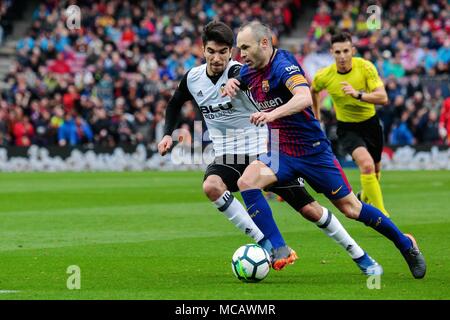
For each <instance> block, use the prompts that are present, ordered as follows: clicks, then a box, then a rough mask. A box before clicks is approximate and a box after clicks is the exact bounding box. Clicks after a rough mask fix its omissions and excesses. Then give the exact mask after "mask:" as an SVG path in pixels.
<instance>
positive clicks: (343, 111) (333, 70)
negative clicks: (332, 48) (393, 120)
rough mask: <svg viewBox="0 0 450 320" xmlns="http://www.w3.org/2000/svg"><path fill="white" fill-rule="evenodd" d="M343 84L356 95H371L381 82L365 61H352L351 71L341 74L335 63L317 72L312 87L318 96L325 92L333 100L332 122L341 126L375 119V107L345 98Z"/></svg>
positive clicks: (349, 97)
mask: <svg viewBox="0 0 450 320" xmlns="http://www.w3.org/2000/svg"><path fill="white" fill-rule="evenodd" d="M343 81H346V82H348V83H349V84H351V85H352V87H353V88H354V89H355V90H356V91H364V92H372V91H373V90H374V89H375V88H378V87H381V86H382V85H383V81H381V79H380V76H379V75H378V72H377V69H376V68H375V66H374V65H373V64H372V63H371V62H370V61H368V60H365V59H362V58H352V69H351V70H350V71H349V72H347V73H345V74H341V73H339V72H338V71H337V67H336V63H333V64H332V65H330V66H328V67H326V68H323V69H320V70H319V71H318V72H317V74H316V75H315V77H314V80H313V82H312V87H313V89H314V91H316V92H319V91H321V90H324V89H326V90H327V91H328V94H329V95H330V96H331V99H332V100H333V104H334V109H335V111H336V118H337V120H338V121H342V122H361V121H364V120H367V119H369V118H371V117H373V116H374V115H375V105H374V104H373V103H368V102H363V101H360V100H358V99H355V98H353V97H352V96H350V95H346V94H345V93H344V91H343V90H342V87H343V85H342V84H341V82H343Z"/></svg>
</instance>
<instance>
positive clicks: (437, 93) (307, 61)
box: [299, 0, 450, 145]
mask: <svg viewBox="0 0 450 320" xmlns="http://www.w3.org/2000/svg"><path fill="white" fill-rule="evenodd" d="M378 3H379V4H381V6H380V7H378V8H375V7H371V8H370V7H369V6H370V5H371V3H370V2H367V1H330V0H322V1H320V3H319V5H318V9H317V12H316V14H315V16H314V19H313V23H312V24H311V28H310V30H309V33H308V41H306V42H305V43H304V44H303V45H302V47H301V49H300V53H299V57H300V59H301V60H302V65H303V66H304V67H305V69H306V70H307V72H308V73H309V75H310V76H313V75H314V74H315V72H316V71H317V70H318V69H319V68H321V67H324V66H326V65H328V64H331V63H333V62H334V61H333V58H332V56H331V55H330V54H329V49H330V44H329V40H330V37H331V34H332V33H334V32H335V30H347V31H350V32H351V33H352V34H353V35H354V44H355V46H356V48H357V51H358V55H359V56H361V57H363V58H365V59H367V60H370V61H372V62H373V63H374V65H375V66H376V67H377V70H378V72H379V73H380V75H381V77H382V78H383V79H384V82H385V87H386V91H387V93H388V97H389V103H388V105H386V106H382V107H380V108H379V109H378V115H379V117H380V119H381V121H382V123H383V127H384V135H385V140H386V142H387V143H389V144H391V145H413V144H433V145H440V144H443V143H447V144H450V98H449V96H450V92H449V63H450V39H449V37H448V35H449V34H450V17H449V15H448V13H449V12H450V11H449V9H450V5H449V3H448V2H447V1H446V0H438V1H412V0H405V1H378ZM381 8H382V9H381ZM374 14H375V15H374ZM377 14H379V18H380V19H379V24H378V25H377V23H378V22H377V21H375V20H370V19H372V18H376V15H377ZM371 15H374V16H372V17H370V16H371ZM368 19H369V23H367V21H368ZM371 25H373V26H374V28H370V26H371ZM322 111H323V114H324V119H325V122H326V123H325V126H326V130H327V133H328V136H329V137H330V138H331V139H335V138H336V134H335V129H336V125H335V124H336V121H335V117H334V110H333V108H332V103H331V100H330V98H329V97H327V95H326V94H324V95H323V109H322Z"/></svg>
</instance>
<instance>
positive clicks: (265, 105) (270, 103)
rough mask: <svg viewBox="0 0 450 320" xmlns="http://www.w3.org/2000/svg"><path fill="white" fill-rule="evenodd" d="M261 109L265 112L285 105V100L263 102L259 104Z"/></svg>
mask: <svg viewBox="0 0 450 320" xmlns="http://www.w3.org/2000/svg"><path fill="white" fill-rule="evenodd" d="M257 104H258V107H259V109H262V110H265V109H270V108H275V107H278V106H281V105H282V104H283V100H282V99H281V98H280V97H278V98H276V99H272V100H264V101H262V102H257Z"/></svg>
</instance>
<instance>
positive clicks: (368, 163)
mask: <svg viewBox="0 0 450 320" xmlns="http://www.w3.org/2000/svg"><path fill="white" fill-rule="evenodd" d="M359 169H360V170H361V173H363V174H371V173H375V164H374V163H373V160H372V159H367V160H363V161H361V163H360V165H359Z"/></svg>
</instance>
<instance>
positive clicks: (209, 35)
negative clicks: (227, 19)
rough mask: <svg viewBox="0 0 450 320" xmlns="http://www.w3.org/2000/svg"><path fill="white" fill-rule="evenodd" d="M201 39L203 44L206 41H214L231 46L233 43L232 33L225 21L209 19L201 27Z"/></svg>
mask: <svg viewBox="0 0 450 320" xmlns="http://www.w3.org/2000/svg"><path fill="white" fill-rule="evenodd" d="M202 41H203V45H204V46H205V45H206V43H207V42H208V41H215V42H217V43H221V44H225V45H227V46H228V47H229V48H231V47H233V43H234V33H233V30H231V28H230V27H229V26H227V25H226V24H225V23H223V22H220V21H211V22H210V23H208V24H207V25H206V26H205V27H204V28H203V33H202Z"/></svg>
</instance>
